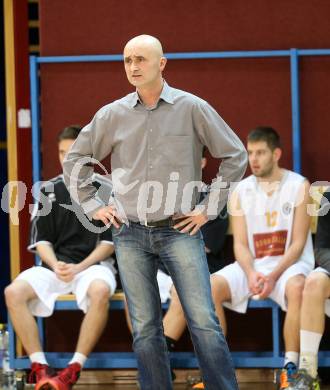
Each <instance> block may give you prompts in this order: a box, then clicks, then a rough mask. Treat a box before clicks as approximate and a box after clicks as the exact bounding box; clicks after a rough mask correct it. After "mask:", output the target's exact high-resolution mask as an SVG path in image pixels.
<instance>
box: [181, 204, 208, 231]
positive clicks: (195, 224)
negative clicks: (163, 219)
mask: <svg viewBox="0 0 330 390" xmlns="http://www.w3.org/2000/svg"><path fill="white" fill-rule="evenodd" d="M173 219H174V220H178V223H176V224H175V225H174V229H178V230H179V231H180V232H181V233H189V234H190V235H191V236H192V235H194V234H196V233H197V232H198V230H199V229H200V228H201V227H202V226H203V225H204V224H206V222H207V221H208V218H207V216H205V215H204V214H203V213H202V212H201V211H200V210H198V209H195V210H193V211H191V212H190V213H187V214H185V215H178V216H174V217H173Z"/></svg>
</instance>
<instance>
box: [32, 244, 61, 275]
mask: <svg viewBox="0 0 330 390" xmlns="http://www.w3.org/2000/svg"><path fill="white" fill-rule="evenodd" d="M36 250H37V253H38V255H39V257H40V259H41V261H42V262H43V263H45V264H46V265H47V266H48V267H49V268H50V269H54V268H55V266H56V264H57V258H56V254H55V252H54V249H53V245H52V244H51V243H50V242H38V243H37V244H36Z"/></svg>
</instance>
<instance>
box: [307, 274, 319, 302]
mask: <svg viewBox="0 0 330 390" xmlns="http://www.w3.org/2000/svg"><path fill="white" fill-rule="evenodd" d="M321 280H322V277H320V276H319V275H318V274H317V273H312V274H310V275H309V276H308V277H307V279H306V282H305V287H304V293H303V297H304V299H311V298H318V297H320V298H321V297H323V295H324V294H323V288H322V282H321Z"/></svg>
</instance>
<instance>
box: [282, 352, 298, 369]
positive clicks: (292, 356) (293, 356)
mask: <svg viewBox="0 0 330 390" xmlns="http://www.w3.org/2000/svg"><path fill="white" fill-rule="evenodd" d="M298 360H299V353H298V352H295V351H288V352H285V356H284V367H285V366H286V364H287V363H289V362H291V363H294V364H295V365H296V366H298Z"/></svg>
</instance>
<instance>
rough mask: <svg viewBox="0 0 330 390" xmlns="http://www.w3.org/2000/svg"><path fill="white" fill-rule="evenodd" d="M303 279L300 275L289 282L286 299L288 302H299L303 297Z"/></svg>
mask: <svg viewBox="0 0 330 390" xmlns="http://www.w3.org/2000/svg"><path fill="white" fill-rule="evenodd" d="M304 285H305V278H304V277H303V276H302V275H299V276H297V277H294V278H292V279H291V280H290V282H289V284H288V288H287V298H288V300H289V301H293V302H297V303H299V302H301V300H302V297H303V291H304Z"/></svg>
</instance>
